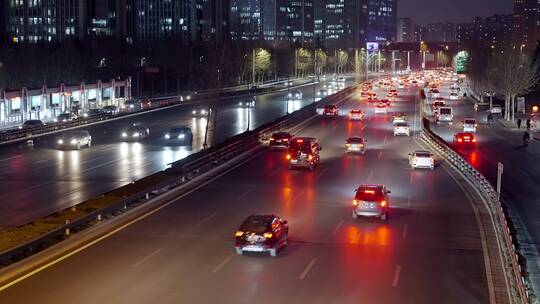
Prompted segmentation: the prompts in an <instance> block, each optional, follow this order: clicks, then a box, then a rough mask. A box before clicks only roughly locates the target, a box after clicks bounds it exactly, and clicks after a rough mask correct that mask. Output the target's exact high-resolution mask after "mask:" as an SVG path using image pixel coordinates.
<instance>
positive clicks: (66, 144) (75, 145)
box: [56, 130, 92, 150]
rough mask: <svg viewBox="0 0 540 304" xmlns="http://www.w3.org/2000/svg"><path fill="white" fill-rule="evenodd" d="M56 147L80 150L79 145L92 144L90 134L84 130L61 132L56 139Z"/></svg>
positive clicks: (89, 145)
mask: <svg viewBox="0 0 540 304" xmlns="http://www.w3.org/2000/svg"><path fill="white" fill-rule="evenodd" d="M56 145H57V146H58V148H70V149H77V150H80V149H81V147H84V146H86V147H88V148H90V147H91V146H92V136H90V133H89V132H88V131H86V130H80V131H67V132H64V133H62V134H61V135H60V136H59V137H58V138H57V140H56Z"/></svg>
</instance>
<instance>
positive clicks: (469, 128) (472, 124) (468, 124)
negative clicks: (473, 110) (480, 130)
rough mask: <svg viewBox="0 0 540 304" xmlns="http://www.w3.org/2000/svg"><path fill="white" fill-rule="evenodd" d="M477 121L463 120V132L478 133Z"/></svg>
mask: <svg viewBox="0 0 540 304" xmlns="http://www.w3.org/2000/svg"><path fill="white" fill-rule="evenodd" d="M476 127H477V124H476V119H474V118H465V119H464V120H463V132H471V133H476Z"/></svg>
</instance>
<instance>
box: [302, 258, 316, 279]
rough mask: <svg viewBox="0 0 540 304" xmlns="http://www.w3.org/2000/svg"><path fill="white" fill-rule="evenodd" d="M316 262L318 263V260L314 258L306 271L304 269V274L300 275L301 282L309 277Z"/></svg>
mask: <svg viewBox="0 0 540 304" xmlns="http://www.w3.org/2000/svg"><path fill="white" fill-rule="evenodd" d="M315 262H317V258H313V259H312V260H311V262H309V264H308V265H307V266H306V269H304V272H302V274H301V275H300V277H299V279H300V280H303V279H304V278H305V277H306V276H307V274H308V272H309V271H310V270H311V268H312V267H313V265H315Z"/></svg>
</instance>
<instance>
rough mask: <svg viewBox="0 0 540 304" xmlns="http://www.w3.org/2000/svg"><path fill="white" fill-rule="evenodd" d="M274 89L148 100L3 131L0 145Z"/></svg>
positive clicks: (227, 91) (215, 92) (209, 93)
mask: <svg viewBox="0 0 540 304" xmlns="http://www.w3.org/2000/svg"><path fill="white" fill-rule="evenodd" d="M274 89H275V88H273V87H265V88H257V89H255V90H246V89H244V90H224V91H220V92H217V91H208V92H206V91H205V92H201V93H198V94H193V95H192V96H191V98H189V99H186V98H183V96H170V97H161V98H152V99H146V100H144V101H141V102H140V106H139V107H137V109H136V110H128V111H125V110H121V109H119V112H118V114H116V115H113V114H106V113H103V114H99V115H93V116H91V117H88V118H79V119H74V120H72V121H67V122H57V123H54V122H53V123H47V124H45V125H42V126H36V127H33V128H23V129H19V128H14V129H9V130H5V131H1V132H0V143H3V142H10V141H16V140H30V139H34V138H36V137H39V136H41V135H45V134H48V133H51V132H59V131H62V130H68V129H71V128H77V127H81V126H85V125H88V124H92V123H96V122H100V121H103V120H107V119H112V118H120V117H123V116H128V115H132V114H135V113H141V112H145V111H148V110H154V109H159V108H163V107H168V106H173V105H181V104H188V103H192V102H197V101H201V100H203V99H206V98H208V97H209V96H212V95H215V94H217V93H219V94H220V96H221V97H222V98H224V97H225V98H226V97H233V96H242V95H245V94H246V92H248V91H249V93H250V94H264V93H267V92H270V91H272V90H274Z"/></svg>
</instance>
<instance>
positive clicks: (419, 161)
mask: <svg viewBox="0 0 540 304" xmlns="http://www.w3.org/2000/svg"><path fill="white" fill-rule="evenodd" d="M409 165H410V166H411V169H413V170H414V169H417V168H428V169H431V170H433V168H435V161H434V160H433V154H431V152H429V151H414V152H413V153H411V154H409Z"/></svg>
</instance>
